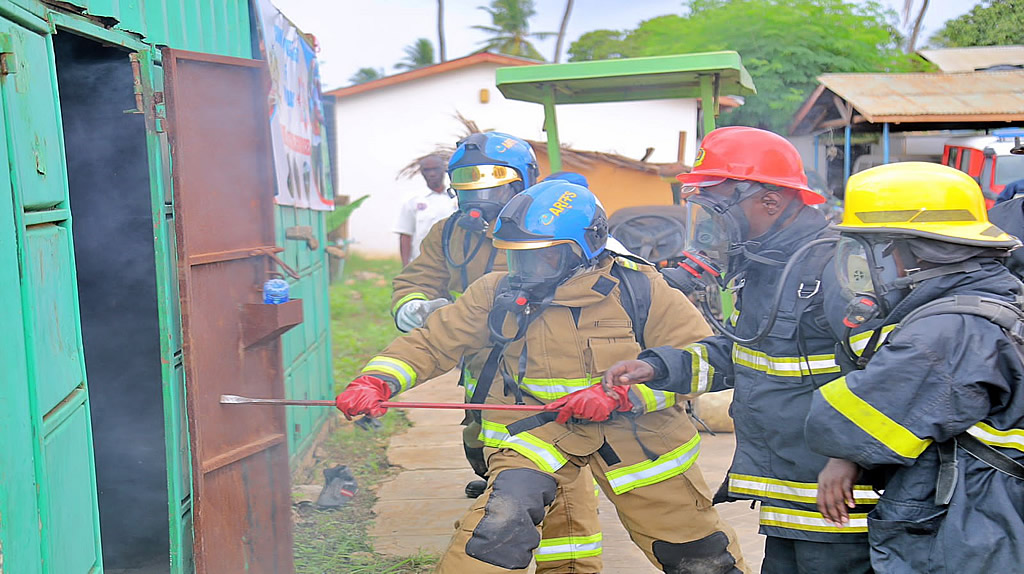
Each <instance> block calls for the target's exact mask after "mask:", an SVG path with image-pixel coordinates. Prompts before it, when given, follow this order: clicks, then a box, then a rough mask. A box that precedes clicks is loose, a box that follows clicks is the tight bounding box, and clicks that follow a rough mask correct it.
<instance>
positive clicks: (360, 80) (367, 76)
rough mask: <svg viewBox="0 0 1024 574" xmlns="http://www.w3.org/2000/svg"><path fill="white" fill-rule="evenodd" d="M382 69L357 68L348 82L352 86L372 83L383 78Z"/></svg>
mask: <svg viewBox="0 0 1024 574" xmlns="http://www.w3.org/2000/svg"><path fill="white" fill-rule="evenodd" d="M384 75H385V74H384V68H359V70H358V71H357V72H356V73H354V74H352V77H350V78H349V79H348V81H349V82H350V83H351V84H352V85H355V84H365V83H366V82H372V81H374V80H379V79H381V78H383V77H384Z"/></svg>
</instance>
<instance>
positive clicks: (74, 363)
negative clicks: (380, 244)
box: [0, 0, 332, 574]
mask: <svg viewBox="0 0 1024 574" xmlns="http://www.w3.org/2000/svg"><path fill="white" fill-rule="evenodd" d="M63 4H64V5H70V6H77V7H79V8H80V9H81V12H82V15H78V14H75V13H74V11H66V10H57V9H55V8H54V7H53V6H50V5H45V4H43V3H42V2H40V1H36V0H0V51H3V52H13V53H15V54H16V56H17V58H16V59H15V60H14V63H15V66H16V67H17V73H12V74H9V75H2V76H0V100H2V106H0V134H2V135H0V157H5V158H7V160H8V162H9V164H10V170H9V172H4V174H0V285H2V286H5V288H3V289H0V324H2V325H4V326H6V327H8V328H7V329H4V330H2V331H0V365H3V367H2V368H3V371H2V373H3V380H4V381H5V383H4V384H0V421H2V422H3V424H2V425H0V443H2V444H3V445H4V448H3V449H0V485H2V492H0V571H5V572H18V573H25V574H31V573H37V572H39V573H43V572H47V573H49V572H52V573H60V574H65V573H68V574H76V573H78V572H82V573H83V574H84V573H85V572H92V571H99V568H100V566H99V563H100V547H99V539H100V536H99V535H100V533H99V522H98V516H97V512H96V508H97V503H96V488H95V475H94V470H93V469H94V462H93V455H92V434H91V426H90V414H89V400H88V391H87V386H86V381H85V367H84V357H83V354H82V352H81V350H82V336H81V327H80V317H79V312H78V307H79V305H78V298H77V291H76V273H75V263H74V245H73V242H72V234H71V213H70V209H69V202H68V186H67V178H66V171H65V168H64V153H63V139H62V130H61V125H60V110H59V107H58V106H57V102H58V98H57V93H56V84H55V64H54V57H53V48H52V43H51V37H50V33H51V30H53V29H54V28H56V29H57V30H58V32H60V31H61V29H62V28H70V29H73V30H74V31H75V32H76V33H78V34H81V35H84V36H86V37H93V38H96V39H99V40H102V41H104V42H107V43H114V44H121V45H123V46H126V47H128V48H130V49H134V50H137V51H138V54H139V61H140V71H141V75H142V81H143V83H145V84H148V87H150V88H151V89H152V90H155V91H161V90H162V88H163V86H162V68H161V67H160V65H159V55H158V52H157V51H156V49H155V46H159V45H167V46H170V47H173V48H179V49H185V50H192V51H197V52H206V53H213V54H219V55H226V56H235V57H243V58H251V57H252V56H253V53H252V50H253V44H254V42H253V39H252V35H251V31H252V30H253V26H252V25H251V21H250V14H251V12H250V9H249V4H248V0H63ZM83 15H84V16H83ZM90 17H102V18H110V19H111V20H109V21H105V22H103V23H102V24H103V25H100V24H98V23H97V22H96V21H95V20H92V19H90ZM139 37H142V38H143V41H140V39H139ZM147 44H148V45H147ZM8 63H9V64H10V61H9V62H8ZM157 108H158V109H157V113H158V115H160V114H161V111H162V110H161V109H160V108H162V106H161V105H158V106H157ZM151 128H152V126H151ZM146 137H147V144H148V145H147V147H148V155H149V164H150V165H149V169H150V176H151V177H150V179H151V190H150V192H151V201H152V206H153V220H154V233H155V245H154V247H155V253H154V255H155V258H156V262H157V294H158V298H159V301H158V304H159V313H160V324H161V334H162V342H161V355H162V356H163V362H164V364H163V379H164V403H165V429H166V432H167V460H168V467H169V469H168V470H169V474H170V476H169V478H168V483H169V484H168V486H169V488H168V498H169V500H168V506H169V510H170V513H169V516H170V527H171V528H170V531H171V533H170V536H171V557H170V562H171V571H172V572H174V573H187V572H191V571H192V561H191V545H192V542H191V536H192V532H191V529H192V525H191V501H190V497H191V475H190V472H191V469H190V457H189V452H188V434H187V428H188V427H187V423H186V414H185V413H186V411H185V401H184V398H185V397H184V374H183V369H182V358H181V357H182V355H181V331H180V319H179V315H180V310H179V302H178V289H177V287H178V284H177V277H176V256H175V237H174V219H173V217H174V210H173V202H172V193H171V181H170V163H171V158H170V155H169V147H168V143H167V138H166V134H165V133H163V132H162V130H160V129H149V130H148V131H147V136H146ZM5 206H6V207H5ZM276 215H277V216H276V228H277V240H278V244H279V245H282V246H285V248H286V251H285V254H284V258H285V260H286V261H287V262H288V263H289V265H291V266H292V267H293V268H295V269H296V270H297V271H298V272H299V274H300V278H299V279H298V280H296V281H293V284H292V289H293V292H292V296H293V298H302V299H303V300H304V302H305V303H304V312H305V317H306V320H305V323H304V324H303V325H301V326H299V327H297V328H295V329H293V330H292V331H291V332H289V333H287V334H286V335H285V337H284V340H283V345H282V348H283V359H284V367H285V376H286V393H287V394H288V395H291V396H296V397H310V398H322V397H329V396H330V395H331V392H332V382H331V368H330V361H331V353H330V339H329V329H328V327H329V311H328V297H327V281H328V278H327V263H326V262H327V259H326V255H325V253H324V246H325V245H326V234H325V230H324V219H325V218H324V214H323V213H322V212H314V211H309V210H302V209H294V208H290V207H278V208H276ZM295 225H305V226H309V227H312V228H313V230H314V236H315V237H316V238H317V239H318V240H319V242H320V245H319V247H318V248H317V249H315V250H311V249H309V248H308V247H307V245H306V243H305V242H302V241H294V240H286V239H285V229H286V228H288V227H292V226H295ZM19 284H20V289H15V288H13V286H15V285H19ZM11 381H14V382H16V383H20V384H10V383H11ZM288 415H289V428H290V430H291V432H290V433H289V436H288V440H289V449H290V452H291V453H292V456H293V457H297V455H298V454H301V451H302V450H304V449H306V448H308V447H309V446H310V445H311V442H312V437H313V436H314V435H315V432H316V430H317V429H318V428H320V426H321V425H322V423H323V422H324V421H326V420H327V419H328V418H329V416H330V415H331V412H330V411H329V410H328V409H316V410H310V409H293V410H291V411H289V413H288ZM5 550H6V552H5Z"/></svg>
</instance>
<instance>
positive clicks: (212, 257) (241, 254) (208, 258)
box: [188, 245, 299, 279]
mask: <svg viewBox="0 0 1024 574" xmlns="http://www.w3.org/2000/svg"><path fill="white" fill-rule="evenodd" d="M282 251H284V247H278V246H276V245H272V246H271V245H268V246H263V247H251V248H243V249H232V250H230V251H214V252H210V253H197V254H195V255H190V256H189V258H188V264H189V265H207V264H210V263H220V262H222V261H233V260H235V259H245V258H246V257H259V256H261V255H266V256H267V257H269V258H270V259H271V260H272V261H273V262H274V263H277V264H278V265H279V266H281V269H284V272H285V273H287V274H288V276H289V277H291V278H292V279H298V278H299V274H298V273H296V272H295V270H294V269H292V268H291V267H289V266H288V264H287V263H285V262H284V261H281V258H279V257H278V256H277V254H278V253H280V252H282Z"/></svg>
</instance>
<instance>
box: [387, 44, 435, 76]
mask: <svg viewBox="0 0 1024 574" xmlns="http://www.w3.org/2000/svg"><path fill="white" fill-rule="evenodd" d="M433 63H434V45H433V44H431V43H430V40H428V39H426V38H419V39H418V40H416V42H414V43H413V44H412V45H409V46H406V47H405V58H404V59H403V60H402V61H401V62H399V63H397V64H395V69H398V70H415V69H417V68H422V67H424V66H429V65H431V64H433Z"/></svg>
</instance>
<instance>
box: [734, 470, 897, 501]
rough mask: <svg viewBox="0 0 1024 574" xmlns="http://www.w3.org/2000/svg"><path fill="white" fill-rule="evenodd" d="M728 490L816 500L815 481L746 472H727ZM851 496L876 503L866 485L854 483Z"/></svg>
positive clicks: (762, 495) (872, 493)
mask: <svg viewBox="0 0 1024 574" xmlns="http://www.w3.org/2000/svg"><path fill="white" fill-rule="evenodd" d="M729 492H731V493H736V494H746V495H749V496H756V497H759V498H767V499H774V500H787V501H790V502H803V503H806V504H815V503H816V502H817V500H818V485H817V483H814V482H795V481H792V480H779V479H776V478H768V477H764V476H750V475H746V474H733V473H730V474H729ZM853 497H854V499H855V502H856V503H857V504H877V503H878V493H876V492H875V491H874V490H872V488H871V487H870V486H866V485H861V484H858V485H854V487H853Z"/></svg>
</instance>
